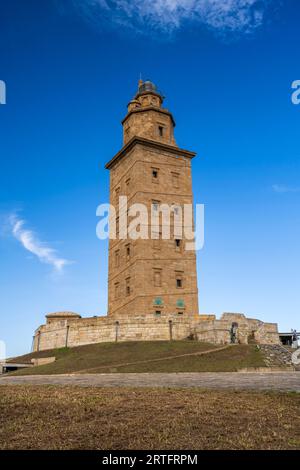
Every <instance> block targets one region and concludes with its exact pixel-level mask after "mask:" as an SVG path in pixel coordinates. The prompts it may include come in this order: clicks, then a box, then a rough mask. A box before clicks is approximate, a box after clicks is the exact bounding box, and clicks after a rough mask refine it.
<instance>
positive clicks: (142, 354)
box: [13, 341, 265, 375]
mask: <svg viewBox="0 0 300 470" xmlns="http://www.w3.org/2000/svg"><path fill="white" fill-rule="evenodd" d="M50 356H55V357H56V361H55V362H54V363H51V364H47V365H43V366H38V367H33V368H29V369H23V370H20V371H18V372H14V373H13V374H15V375H33V374H67V373H75V372H76V373H114V372H234V371H237V370H239V369H242V368H245V367H264V366H265V363H264V360H263V355H262V353H261V352H260V351H258V350H257V349H256V347H255V345H234V346H223V347H222V346H217V345H215V344H210V343H201V342H196V341H146V342H142V341H137V342H125V343H99V344H90V345H86V346H79V347H76V348H62V349H55V350H49V351H41V352H36V353H32V354H27V355H25V356H21V357H18V358H16V359H15V360H14V361H15V362H30V361H31V359H32V358H42V357H50Z"/></svg>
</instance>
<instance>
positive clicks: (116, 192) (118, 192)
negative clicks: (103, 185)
mask: <svg viewBox="0 0 300 470" xmlns="http://www.w3.org/2000/svg"><path fill="white" fill-rule="evenodd" d="M120 191H121V188H120V187H118V188H117V189H116V190H115V197H116V205H118V204H119V196H120Z"/></svg>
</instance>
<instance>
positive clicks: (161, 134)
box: [158, 126, 164, 137]
mask: <svg viewBox="0 0 300 470" xmlns="http://www.w3.org/2000/svg"><path fill="white" fill-rule="evenodd" d="M158 134H159V137H163V136H164V127H163V126H158Z"/></svg>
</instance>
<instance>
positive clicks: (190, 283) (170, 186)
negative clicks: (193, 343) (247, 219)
mask: <svg viewBox="0 0 300 470" xmlns="http://www.w3.org/2000/svg"><path fill="white" fill-rule="evenodd" d="M163 100H164V98H163V96H162V95H161V93H159V92H158V90H157V88H156V86H155V85H154V84H153V83H151V82H149V81H146V82H142V81H140V82H139V85H138V91H137V94H136V95H135V97H134V99H133V100H132V101H130V103H129V104H128V113H127V115H126V116H125V118H124V119H123V121H122V125H123V147H122V149H121V150H120V151H119V152H118V153H117V154H116V155H115V156H114V157H113V158H112V160H110V161H109V162H108V163H107V165H106V168H107V169H109V170H110V203H111V204H112V205H113V206H114V207H115V208H116V209H117V212H118V211H120V212H122V211H123V214H124V211H126V215H127V214H128V210H127V208H129V207H130V206H131V205H132V204H136V203H142V204H144V205H145V206H146V207H147V209H148V211H149V215H150V214H151V211H154V212H155V211H158V213H159V219H160V227H159V228H155V233H154V234H153V229H152V231H151V228H150V227H149V229H148V228H147V230H148V238H146V239H132V238H131V237H130V236H129V237H126V238H124V239H120V237H121V234H120V220H119V217H120V216H119V217H117V219H116V235H117V237H116V239H110V242H109V276H108V315H109V317H111V318H114V319H116V320H118V319H119V318H120V319H122V318H124V316H125V317H127V318H130V317H136V316H149V315H150V316H152V317H165V318H174V316H176V317H181V318H186V319H191V320H192V319H195V316H197V315H198V289H197V273H196V254H195V252H194V251H193V250H189V251H187V250H186V242H187V240H186V239H185V237H184V234H183V236H182V237H180V236H179V235H177V234H175V236H174V224H177V222H175V220H178V219H175V214H178V209H179V210H180V209H181V208H183V205H184V204H192V199H193V196H192V179H191V160H192V158H193V157H194V156H195V153H193V152H190V151H187V150H183V149H181V148H179V147H178V146H177V144H176V141H175V138H174V127H175V121H174V118H173V116H172V114H171V113H170V112H169V111H168V110H167V109H165V108H163V106H162V105H163ZM120 196H127V198H128V205H127V206H126V208H125V207H121V206H120V205H122V204H123V202H122V200H120V199H119V198H120ZM119 201H120V202H119ZM124 204H125V203H124ZM161 204H168V205H169V206H172V207H173V209H172V211H171V236H170V238H169V239H164V236H163V228H164V227H163V223H164V222H163V219H162V216H161V214H160V210H159V209H160V205H161ZM120 212H119V213H120ZM130 220H131V219H130V218H129V219H128V224H130ZM149 220H150V219H149ZM143 229H144V227H143Z"/></svg>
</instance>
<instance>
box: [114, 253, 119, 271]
mask: <svg viewBox="0 0 300 470" xmlns="http://www.w3.org/2000/svg"><path fill="white" fill-rule="evenodd" d="M119 266H120V250H116V251H115V267H116V268H118V267H119Z"/></svg>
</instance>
